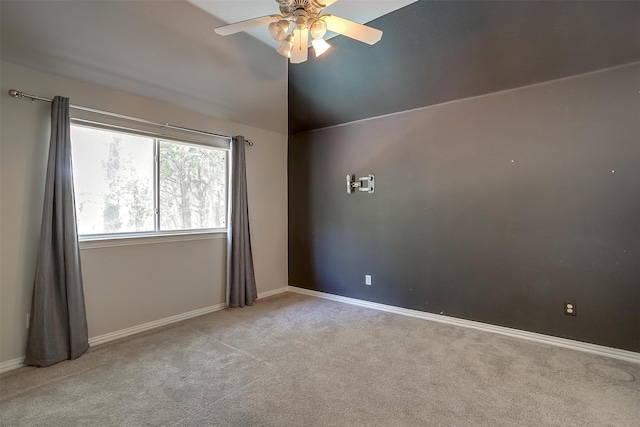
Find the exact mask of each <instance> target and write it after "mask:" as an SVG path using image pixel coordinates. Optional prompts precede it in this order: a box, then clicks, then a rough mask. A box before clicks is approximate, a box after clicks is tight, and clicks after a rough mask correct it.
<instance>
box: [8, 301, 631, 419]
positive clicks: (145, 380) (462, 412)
mask: <svg viewBox="0 0 640 427" xmlns="http://www.w3.org/2000/svg"><path fill="white" fill-rule="evenodd" d="M0 386H1V388H0V414H1V415H0V422H1V425H2V426H212V425H220V426H254V425H255V426H536V427H538V426H562V427H567V426H598V427H601V426H625V427H626V426H637V425H640V365H636V364H632V363H626V362H622V361H618V360H614V359H607V358H602V357H599V356H593V355H589V354H585V353H580V352H575V351H572V350H565V349H560V348H555V347H549V346H545V345H540V344H535V343H531V342H527V341H520V340H517V339H513V338H508V337H503V336H499V335H493V334H490V333H485V332H480V331H476V330H473V329H464V328H459V327H455V326H450V325H445V324H440V323H435V322H429V321H425V320H421V319H415V318H411V317H404V316H400V315H396V314H391V313H385V312H380V311H375V310H372V309H367V308H362V307H356V306H351V305H347V304H343V303H339V302H334V301H328V300H322V299H318V298H313V297H309V296H304V295H299V294H294V293H286V294H282V295H278V296H275V297H271V298H267V299H264V300H259V301H257V302H256V303H255V304H254V306H253V307H247V308H244V309H233V310H231V311H220V312H216V313H212V314H209V315H206V316H202V317H198V318H195V319H191V320H188V321H185V322H181V323H177V324H174V325H171V326H169V327H165V328H162V329H159V330H155V331H152V332H148V333H145V334H141V335H138V336H135V337H131V338H128V339H123V340H120V341H117V342H113V343H109V344H105V345H102V346H98V347H94V348H91V349H90V350H89V351H88V353H87V354H85V355H84V356H82V357H81V358H79V359H77V360H75V361H71V362H63V363H60V364H58V365H55V366H53V367H49V368H22V369H19V370H16V371H13V372H10V373H8V374H5V375H3V376H2V377H1V379H0Z"/></svg>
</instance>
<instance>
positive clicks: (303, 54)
mask: <svg viewBox="0 0 640 427" xmlns="http://www.w3.org/2000/svg"><path fill="white" fill-rule="evenodd" d="M308 57H309V29H308V28H304V29H302V30H300V29H297V28H296V29H294V30H293V50H292V51H291V58H290V61H291V63H292V64H299V63H301V62H304V61H306V60H307V58H308Z"/></svg>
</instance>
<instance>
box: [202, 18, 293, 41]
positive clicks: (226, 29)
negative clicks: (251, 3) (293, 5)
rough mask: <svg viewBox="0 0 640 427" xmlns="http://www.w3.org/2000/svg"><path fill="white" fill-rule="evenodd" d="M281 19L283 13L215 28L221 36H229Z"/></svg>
mask: <svg viewBox="0 0 640 427" xmlns="http://www.w3.org/2000/svg"><path fill="white" fill-rule="evenodd" d="M279 19H282V16H281V15H269V16H261V17H260V18H253V19H248V20H246V21H240V22H236V23H235V24H229V25H223V26H222V27H218V28H215V29H214V31H215V32H216V33H218V34H220V35H221V36H228V35H231V34H235V33H239V32H241V31H247V30H250V29H252V28H256V27H260V26H262V25H267V24H270V23H272V22H275V21H277V20H279Z"/></svg>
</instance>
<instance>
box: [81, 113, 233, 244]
mask: <svg viewBox="0 0 640 427" xmlns="http://www.w3.org/2000/svg"><path fill="white" fill-rule="evenodd" d="M71 126H72V127H74V126H80V127H86V128H90V129H101V130H107V131H113V132H120V133H125V134H131V135H138V136H145V137H149V138H153V139H154V142H153V144H154V154H153V155H154V159H153V162H154V182H153V200H154V206H153V209H154V228H155V230H154V231H144V232H126V233H107V234H82V235H78V240H79V242H80V248H81V249H91V248H100V247H110V246H129V245H138V244H148V243H167V242H174V241H185V240H205V239H211V238H219V239H226V237H227V233H228V228H229V220H230V218H229V206H230V203H231V150H230V142H231V138H228V139H226V138H222V137H214V136H210V137H208V136H200V135H198V138H193V136H191V137H189V136H185V135H183V134H180V133H178V134H176V133H172V134H165V135H163V134H160V133H157V132H154V131H148V130H144V129H139V128H131V127H126V126H119V125H114V124H106V123H102V122H97V121H93V120H85V119H80V118H72V119H71ZM160 141H166V142H171V143H176V144H182V145H192V146H196V147H205V148H212V149H215V150H220V151H224V152H225V153H226V156H225V158H226V165H225V166H226V171H227V173H226V177H225V178H226V181H225V193H226V194H225V201H226V207H225V216H226V218H225V224H226V227H221V228H198V229H189V230H168V231H163V230H160V215H161V212H160V211H159V209H160V191H159V189H160V171H159V161H160V159H159V150H160ZM222 141H224V142H222ZM71 144H73V141H71Z"/></svg>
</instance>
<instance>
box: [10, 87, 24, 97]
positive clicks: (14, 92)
mask: <svg viewBox="0 0 640 427" xmlns="http://www.w3.org/2000/svg"><path fill="white" fill-rule="evenodd" d="M9 96H10V97H12V98H20V97H21V96H22V92H20V91H17V90H15V89H10V90H9Z"/></svg>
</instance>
